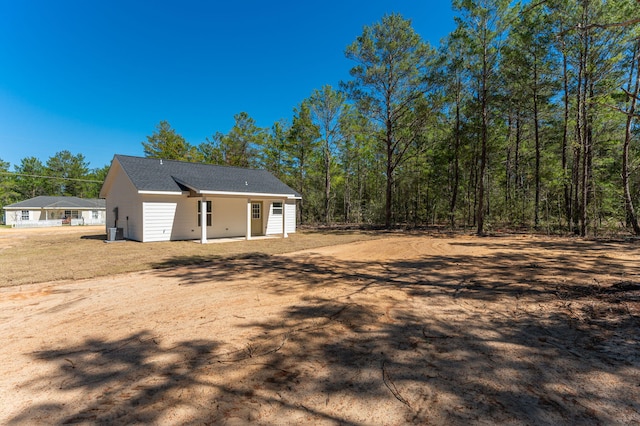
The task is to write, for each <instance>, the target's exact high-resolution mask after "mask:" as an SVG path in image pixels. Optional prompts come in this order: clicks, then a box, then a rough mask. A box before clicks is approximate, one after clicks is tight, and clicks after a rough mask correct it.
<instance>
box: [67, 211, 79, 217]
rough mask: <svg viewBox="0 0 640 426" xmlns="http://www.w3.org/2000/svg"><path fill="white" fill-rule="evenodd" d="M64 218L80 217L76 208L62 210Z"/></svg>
mask: <svg viewBox="0 0 640 426" xmlns="http://www.w3.org/2000/svg"><path fill="white" fill-rule="evenodd" d="M64 218H65V219H79V218H80V213H79V212H78V210H65V211H64Z"/></svg>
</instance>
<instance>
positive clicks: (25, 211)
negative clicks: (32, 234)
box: [20, 210, 29, 220]
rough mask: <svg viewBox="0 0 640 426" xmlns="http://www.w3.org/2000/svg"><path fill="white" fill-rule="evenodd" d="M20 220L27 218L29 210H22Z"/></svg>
mask: <svg viewBox="0 0 640 426" xmlns="http://www.w3.org/2000/svg"><path fill="white" fill-rule="evenodd" d="M20 219H21V220H29V210H22V215H21V217H20Z"/></svg>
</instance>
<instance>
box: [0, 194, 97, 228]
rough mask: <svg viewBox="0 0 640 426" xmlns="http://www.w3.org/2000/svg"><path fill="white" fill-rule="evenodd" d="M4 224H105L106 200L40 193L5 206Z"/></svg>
mask: <svg viewBox="0 0 640 426" xmlns="http://www.w3.org/2000/svg"><path fill="white" fill-rule="evenodd" d="M4 216H5V224H7V225H11V226H14V227H40V226H62V225H103V224H105V217H106V214H105V202H104V200H98V199H88V198H78V197H54V196H39V197H35V198H30V199H28V200H25V201H20V202H19V203H15V204H11V205H8V206H5V207H4Z"/></svg>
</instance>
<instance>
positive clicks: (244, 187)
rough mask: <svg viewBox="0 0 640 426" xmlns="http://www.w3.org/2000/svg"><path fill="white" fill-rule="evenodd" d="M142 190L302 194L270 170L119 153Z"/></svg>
mask: <svg viewBox="0 0 640 426" xmlns="http://www.w3.org/2000/svg"><path fill="white" fill-rule="evenodd" d="M114 160H117V161H118V162H119V163H120V165H121V166H122V168H123V169H124V172H125V173H126V174H127V176H128V177H129V179H131V182H132V183H133V185H134V186H135V187H136V188H137V189H138V190H139V191H170V192H175V191H184V190H187V189H193V190H195V191H206V192H210V191H219V192H233V193H247V194H249V193H253V194H278V195H288V196H292V197H300V194H298V193H297V192H296V191H294V190H293V189H291V188H290V187H289V186H287V185H285V184H284V183H283V182H282V181H281V180H279V179H278V178H276V177H275V176H274V175H272V174H271V173H270V172H268V171H266V170H258V169H245V168H241V167H228V166H218V165H213V164H204V163H188V162H184V161H174V160H160V159H156V158H144V157H131V156H127V155H115V156H114Z"/></svg>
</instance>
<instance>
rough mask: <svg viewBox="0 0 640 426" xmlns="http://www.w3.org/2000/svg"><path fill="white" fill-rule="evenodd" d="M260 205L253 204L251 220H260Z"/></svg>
mask: <svg viewBox="0 0 640 426" xmlns="http://www.w3.org/2000/svg"><path fill="white" fill-rule="evenodd" d="M260 206H261V204H260V203H253V204H251V218H252V219H260Z"/></svg>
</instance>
